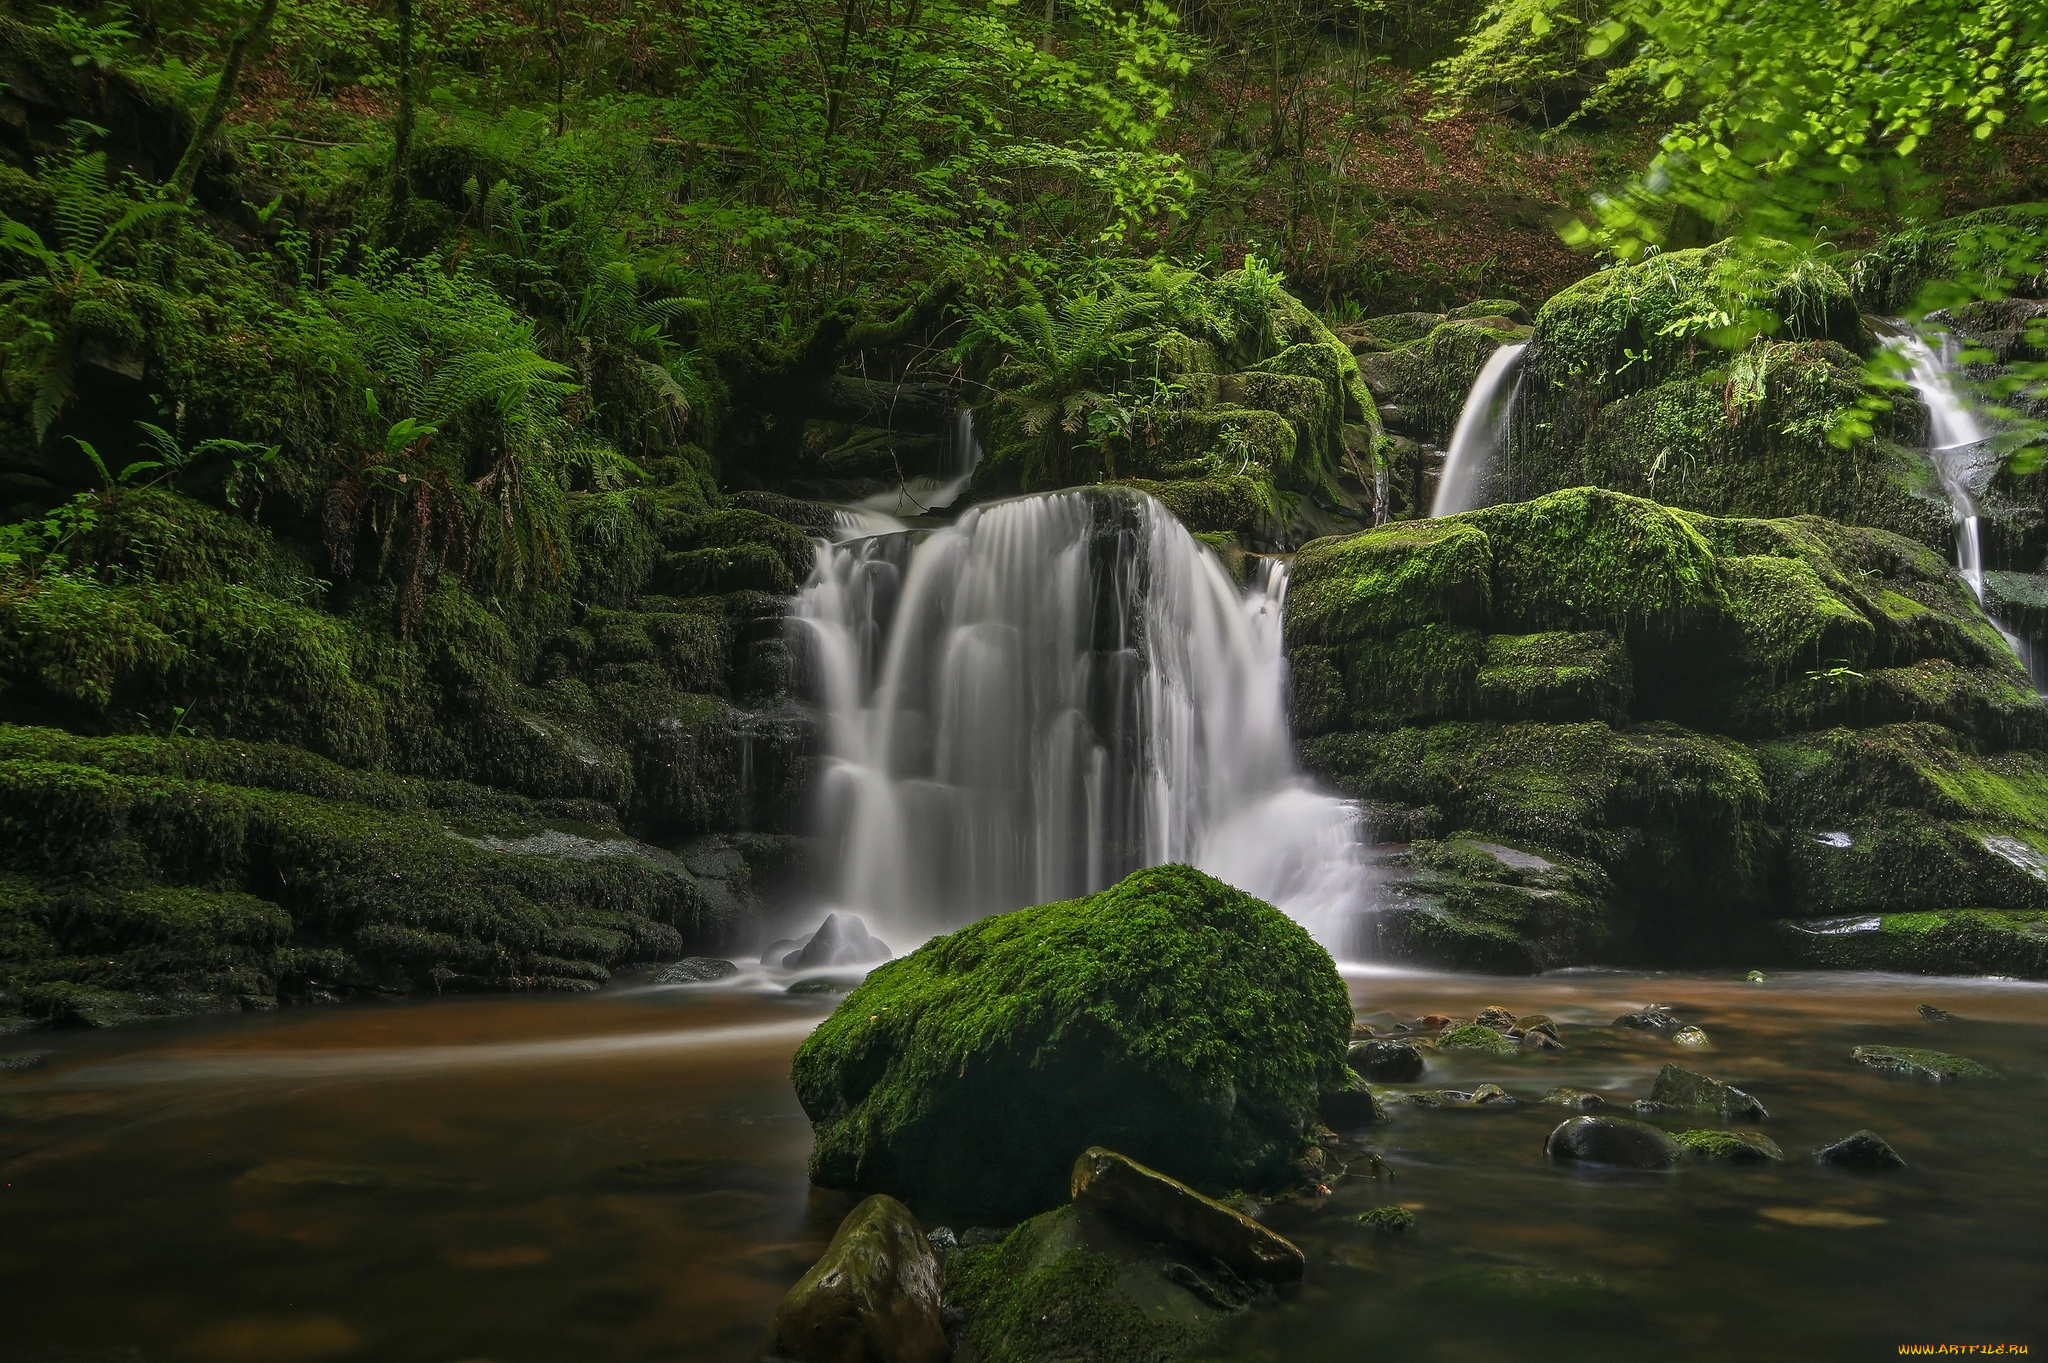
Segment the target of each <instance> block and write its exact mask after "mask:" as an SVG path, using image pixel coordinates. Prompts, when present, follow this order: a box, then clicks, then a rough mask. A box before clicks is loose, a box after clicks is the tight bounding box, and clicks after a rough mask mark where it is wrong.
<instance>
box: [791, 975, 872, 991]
mask: <svg viewBox="0 0 2048 1363" xmlns="http://www.w3.org/2000/svg"><path fill="white" fill-rule="evenodd" d="M853 986H854V981H852V980H848V979H843V978H841V977H839V976H836V975H812V976H810V977H808V978H806V979H801V980H798V981H796V983H794V984H792V985H790V986H789V988H788V989H785V990H784V991H783V992H784V993H786V994H850V993H852V992H853Z"/></svg>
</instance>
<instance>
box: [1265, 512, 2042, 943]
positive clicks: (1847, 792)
mask: <svg viewBox="0 0 2048 1363" xmlns="http://www.w3.org/2000/svg"><path fill="white" fill-rule="evenodd" d="M1287 624H1288V639H1289V660H1290V663H1291V666H1292V676H1293V713H1294V719H1295V724H1296V726H1297V727H1296V732H1297V735H1298V736H1299V738H1300V739H1301V740H1302V748H1303V753H1304V757H1305V759H1306V761H1307V762H1308V764H1309V766H1310V767H1311V769H1313V770H1314V771H1316V772H1317V773H1319V774H1320V775H1321V776H1323V777H1324V778H1325V779H1327V780H1329V781H1331V782H1333V783H1334V784H1335V785H1336V786H1337V787H1338V788H1339V789H1341V790H1344V791H1346V792H1347V793H1350V794H1353V795H1356V796H1360V797H1363V798H1365V799H1367V800H1369V801H1371V802H1373V804H1374V805H1375V807H1376V818H1377V821H1378V824H1379V827H1380V829H1381V833H1382V836H1383V837H1386V838H1389V839H1392V840H1396V841H1401V842H1408V843H1412V844H1413V846H1411V847H1409V848H1408V849H1407V850H1406V851H1403V852H1400V853H1398V854H1397V855H1396V856H1395V859H1394V860H1395V869H1396V872H1397V873H1396V875H1395V877H1394V880H1393V885H1392V889H1391V891H1390V894H1391V896H1392V898H1393V900H1394V902H1395V903H1396V904H1398V905H1400V906H1402V907H1400V908H1399V909H1398V910H1397V911H1396V912H1392V913H1389V914H1386V915H1383V916H1382V918H1381V920H1380V922H1379V925H1378V929H1377V930H1378V932H1379V933H1380V935H1381V942H1380V947H1381V949H1382V950H1383V951H1385V952H1387V953H1389V954H1391V955H1394V956H1396V957H1409V958H1414V959H1421V960H1428V961H1434V962H1441V963H1446V964H1458V965H1471V966H1483V967H1487V968H1495V969H1516V968H1520V969H1533V968H1542V967H1544V966H1553V965H1559V964H1565V963H1568V962H1572V961H1580V960H1588V959H1594V958H1606V957H1614V956H1635V957H1638V958H1655V959H1665V960H1669V959H1687V958H1695V959H1698V958H1706V957H1710V956H1714V955H1717V954H1726V953H1730V952H1734V951H1737V950H1740V949H1742V946H1743V944H1744V943H1747V942H1751V941H1761V940H1763V939H1762V936H1761V934H1762V933H1763V926H1762V925H1763V924H1765V923H1766V922H1767V921H1768V920H1770V919H1773V918H1799V917H1808V916H1816V915H1822V914H1842V913H1852V912H1870V911H1875V910H1893V909H1898V908H1902V907H1906V906H1911V907H1914V908H1924V909H1926V910H1930V911H1935V910H1943V909H1955V908H1996V909H2006V910H2014V911H2022V910H2032V909H2035V908H2038V907H2042V906H2048V886H2044V884H2043V881H2042V879H2041V874H2042V872H2041V869H2040V868H2039V867H2035V866H2029V865H2027V864H2025V863H2027V860H2028V858H2029V857H2038V856H2039V853H2038V852H2036V851H2034V850H2033V849H2037V848H2040V849H2048V784H2044V781H2048V753H2044V752H2043V746H2044V743H2048V715H2044V712H2043V710H2042V707H2041V705H2040V703H2039V701H2038V700H2037V698H2036V697H2035V695H2034V692H2033V688H2032V686H2031V684H2030V683H2029V682H2028V680H2027V677H2026V674H2025V672H2024V671H2023V670H2022V669H2021V668H2020V666H2019V664H2018V661H2017V660H2016V659H2015V658H2014V657H2013V656H2012V654H2011V651H2010V650H2009V649H2008V648H2007V646H2006V645H2005V643H2004V642H2003V640H2002V639H2001V638H2000V637H1999V635H1998V633H1997V632H1996V630H1995V629H1993V628H1992V627H1991V626H1990V624H1989V623H1988V622H1987V621H1986V620H1985V619H1984V618H1983V616H1982V614H1981V612H1979V611H1978V609H1977V608H1976V605H1975V602H1974V601H1973V599H1972V598H1971V597H1970V596H1969V594H1968V592H1967V590H1966V589H1965V588H1964V587H1963V585H1962V584H1961V583H1960V581H1959V580H1957V578H1956V577H1955V575H1954V574H1953V572H1952V571H1950V570H1949V569H1948V567H1947V566H1946V565H1945V564H1944V563H1943V562H1942V561H1941V560H1940V559H1939V558H1938V557H1936V556H1935V555H1934V554H1933V552H1932V551H1930V550H1928V549H1926V548H1925V547H1923V546H1921V545H1919V544H1917V543H1915V542H1913V541H1911V540H1908V539H1905V538H1903V537H1901V536H1897V535H1893V534H1889V533H1887V532H1885V531H1881V530H1871V529H1860V528H1852V527H1845V526H1841V525H1836V524H1833V523H1831V522H1827V521H1822V520H1819V519H1817V518H1810V517H1808V518H1797V519H1793V520H1780V521H1761V520H1735V519H1722V518H1714V517H1707V516H1702V515H1698V514H1694V513H1689V512H1683V511H1676V510H1672V509H1668V508H1665V507H1662V506H1659V505H1657V504H1656V503H1653V502H1648V501H1643V500H1639V499H1636V498H1633V497H1626V496H1620V495H1617V494H1614V493H1611V492H1604V491H1599V490H1595V489H1583V488H1582V489H1576V490H1572V491H1568V492H1561V493H1556V494H1553V495H1551V496H1548V497H1543V498H1539V499H1537V500H1536V501H1533V502H1527V503H1517V504H1510V505H1505V506H1498V507H1492V508H1489V509H1487V510H1484V511H1478V512H1471V513H1467V514H1465V515H1461V516H1453V517H1447V518H1445V519H1443V520H1439V521H1429V522H1420V523H1415V524H1403V525H1393V526H1388V527H1385V528H1383V529H1380V530H1375V531H1371V532H1368V533H1366V534H1362V535H1358V536H1354V537H1352V538H1350V539H1344V540H1324V541H1318V542H1317V543H1315V544H1311V545H1309V546H1307V547H1306V548H1304V549H1303V550H1302V552H1301V553H1300V555H1299V556H1298V557H1297V559H1296V563H1295V570H1294V576H1293V580H1292V584H1291V586H1290V589H1289V597H1288V622H1287Z"/></svg>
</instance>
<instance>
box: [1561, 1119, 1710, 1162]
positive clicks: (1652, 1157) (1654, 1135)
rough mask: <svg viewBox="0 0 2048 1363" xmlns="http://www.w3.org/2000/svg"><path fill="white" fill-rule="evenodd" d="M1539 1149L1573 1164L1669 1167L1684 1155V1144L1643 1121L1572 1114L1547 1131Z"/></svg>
mask: <svg viewBox="0 0 2048 1363" xmlns="http://www.w3.org/2000/svg"><path fill="white" fill-rule="evenodd" d="M1543 1153H1544V1154H1546V1155H1548V1156H1550V1158H1552V1159H1554V1160H1565V1161H1569V1162H1571V1163H1575V1164H1608V1165H1614V1166H1616V1167H1619V1168H1624V1169H1669V1168H1670V1167H1671V1166H1672V1165H1674V1164H1677V1163H1678V1162H1679V1160H1681V1159H1683V1158H1684V1157H1685V1147H1684V1146H1682V1145H1680V1144H1679V1143H1678V1142H1677V1141H1675V1140H1673V1139H1672V1138H1671V1137H1670V1136H1668V1135H1666V1134H1665V1133H1663V1132H1662V1131H1659V1130H1658V1129H1657V1128H1656V1127H1654V1126H1651V1125H1649V1124H1648V1123H1646V1122H1637V1121H1631V1120H1629V1119H1628V1118H1626V1117H1574V1118H1572V1119H1571V1120H1570V1121H1568V1122H1564V1123H1562V1124H1560V1125H1559V1126H1558V1127H1557V1129H1556V1130H1554V1131H1552V1132H1551V1133H1550V1139H1549V1140H1547V1141H1545V1142H1544V1143H1543Z"/></svg>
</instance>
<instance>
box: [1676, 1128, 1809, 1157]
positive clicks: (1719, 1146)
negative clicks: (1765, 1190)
mask: <svg viewBox="0 0 2048 1363" xmlns="http://www.w3.org/2000/svg"><path fill="white" fill-rule="evenodd" d="M1674 1139H1675V1140H1677V1142H1678V1143H1679V1144H1680V1145H1682V1146H1684V1147H1685V1148H1686V1149H1687V1150H1689V1151H1691V1152H1692V1154H1693V1156H1694V1157H1695V1158H1698V1159H1712V1160H1726V1161H1728V1162H1729V1163H1731V1164H1760V1163H1763V1162H1766V1161H1769V1160H1781V1159H1783V1158H1785V1152H1784V1151H1783V1150H1780V1149H1779V1148H1778V1143H1777V1142H1776V1141H1774V1140H1772V1139H1771V1138H1770V1137H1769V1136H1766V1135H1765V1134H1764V1133H1763V1132H1761V1131H1681V1132H1679V1133H1678V1135H1677V1136H1676V1137H1674Z"/></svg>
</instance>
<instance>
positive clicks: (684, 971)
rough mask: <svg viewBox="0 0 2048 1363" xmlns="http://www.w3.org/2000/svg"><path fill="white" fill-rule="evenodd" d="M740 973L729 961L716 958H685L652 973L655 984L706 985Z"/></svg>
mask: <svg viewBox="0 0 2048 1363" xmlns="http://www.w3.org/2000/svg"><path fill="white" fill-rule="evenodd" d="M739 973H740V968H739V967H738V966H736V965H734V964H733V963H732V962H731V961H726V960H721V959H719V958H718V957H716V956H685V957H684V958H683V959H682V960H680V961H677V962H675V963H674V964H673V965H665V966H663V967H662V968H661V969H660V970H657V971H656V972H655V973H654V982H655V983H656V984H708V983H710V982H711V981H712V980H723V979H729V978H731V977H732V976H734V975H737V974H739Z"/></svg>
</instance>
